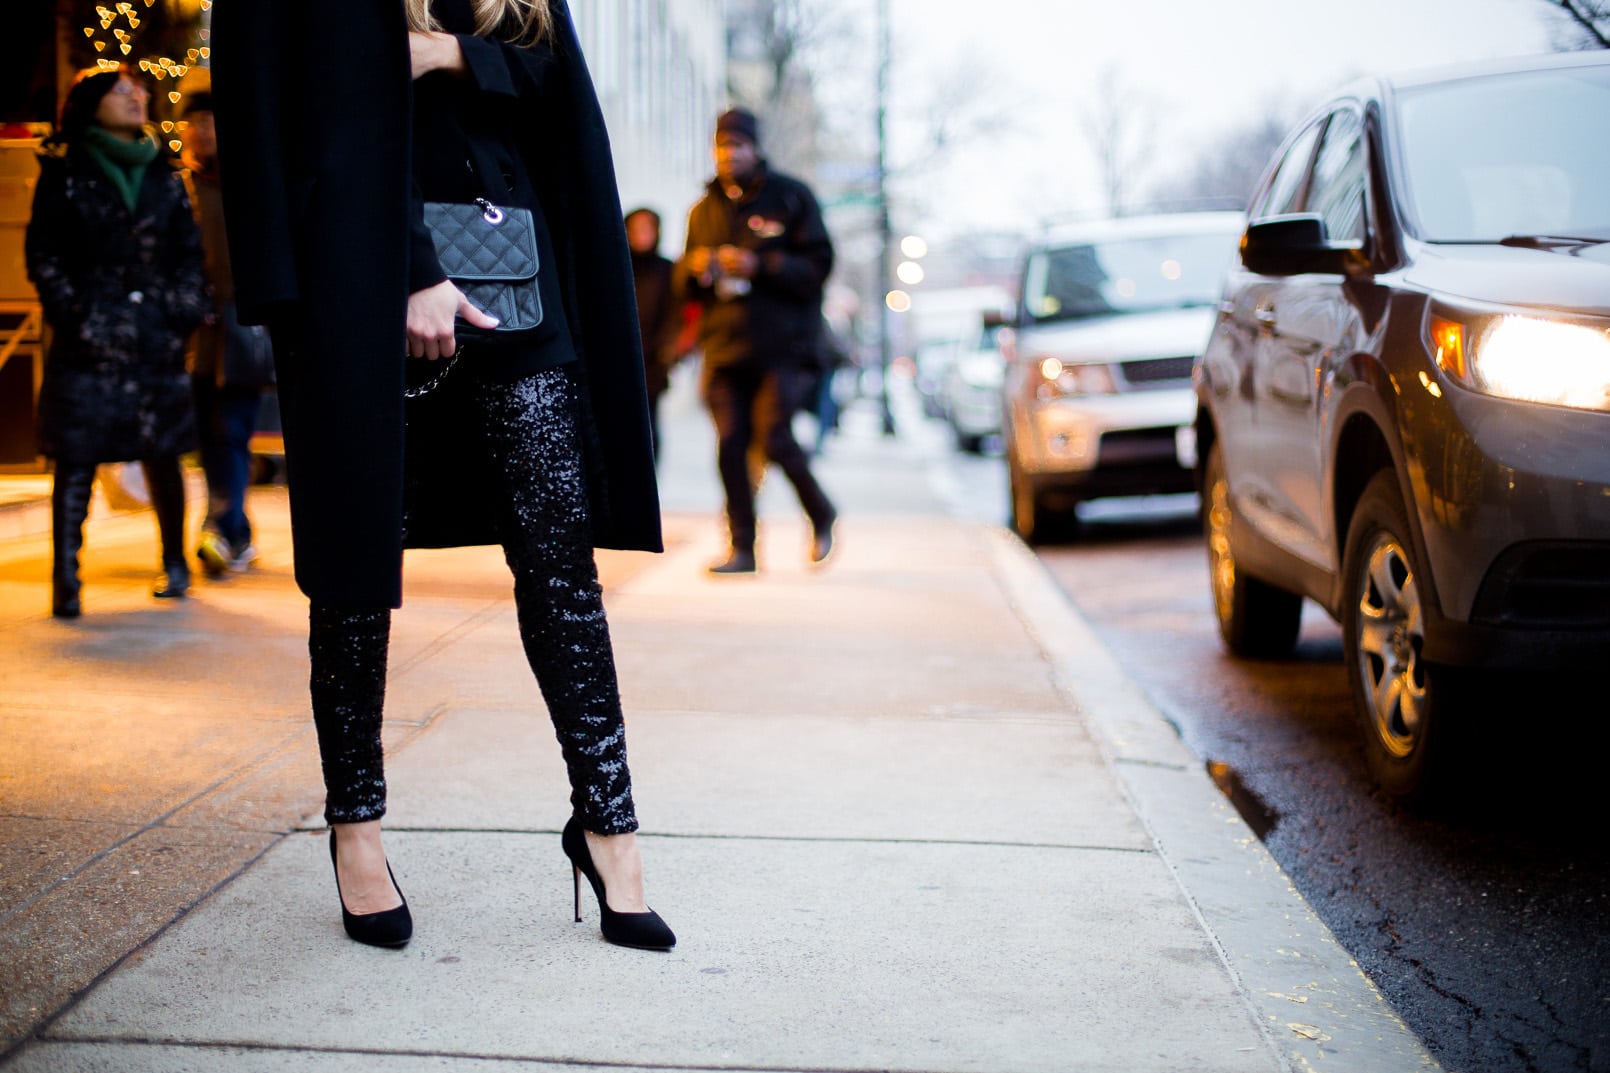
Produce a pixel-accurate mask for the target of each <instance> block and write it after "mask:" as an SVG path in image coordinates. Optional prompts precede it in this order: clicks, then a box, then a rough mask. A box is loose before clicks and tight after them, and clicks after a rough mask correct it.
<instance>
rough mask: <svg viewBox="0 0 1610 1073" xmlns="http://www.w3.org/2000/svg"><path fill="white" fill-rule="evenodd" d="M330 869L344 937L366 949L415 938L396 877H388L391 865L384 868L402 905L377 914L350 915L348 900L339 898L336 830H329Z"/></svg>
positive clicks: (400, 942)
mask: <svg viewBox="0 0 1610 1073" xmlns="http://www.w3.org/2000/svg"><path fill="white" fill-rule="evenodd" d="M330 867H331V868H333V869H335V894H336V897H337V898H340V899H341V926H342V927H344V928H346V930H347V938H349V939H351V940H353V941H354V942H359V943H363V944H365V945H366V946H404V945H406V944H407V942H408V940H409V939H412V938H413V937H414V918H413V916H412V914H410V913H409V912H408V899H407V898H403V892H402V888H401V887H398V886H397V877H396V876H394V875H392V874H391V865H390V864H387V865H386V875H388V876H391V885H392V887H393V888H394V889H395V890H396V891H397V897H399V898H402V904H401V905H399V906H397V907H396V908H395V909H382V910H381V911H380V912H378V913H350V912H348V911H347V900H346V899H345V898H343V897H342V896H341V870H340V869H339V868H337V867H336V863H335V828H334V827H332V828H330Z"/></svg>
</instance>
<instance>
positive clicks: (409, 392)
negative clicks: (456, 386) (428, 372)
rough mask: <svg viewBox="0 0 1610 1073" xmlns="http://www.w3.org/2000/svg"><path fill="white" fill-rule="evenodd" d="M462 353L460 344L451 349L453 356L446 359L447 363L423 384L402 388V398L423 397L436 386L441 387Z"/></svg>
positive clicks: (462, 349)
mask: <svg viewBox="0 0 1610 1073" xmlns="http://www.w3.org/2000/svg"><path fill="white" fill-rule="evenodd" d="M463 353H464V348H463V347H462V346H460V347H459V348H458V349H457V350H455V351H453V356H452V357H450V358H448V359H447V363H446V364H445V365H443V366H442V368H441V369H440V370H439V371H438V372H437V373H436V375H435V376H433V377H431V378H430V379H429V380H427V381H425V382H424V383H423V384H420V385H419V386H418V387H407V388H403V398H405V399H418V398H423V397H424V396H426V395H429V394H430V393H431V392H432V391H435V390H436V389H437V388H439V387H441V386H442V384H443V383H445V382H446V381H447V374H448V373H450V372H452V371H453V366H455V365H457V364H458V359H459V357H460V356H461V355H462V354H463Z"/></svg>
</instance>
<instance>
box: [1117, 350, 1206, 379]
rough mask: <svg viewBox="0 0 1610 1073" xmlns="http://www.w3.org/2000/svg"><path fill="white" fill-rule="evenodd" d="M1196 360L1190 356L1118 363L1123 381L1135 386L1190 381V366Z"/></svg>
mask: <svg viewBox="0 0 1610 1073" xmlns="http://www.w3.org/2000/svg"><path fill="white" fill-rule="evenodd" d="M1195 363H1196V359H1195V358H1193V357H1190V356H1186V357H1183V358H1148V359H1146V360H1145V361H1126V362H1121V363H1119V366H1118V367H1119V368H1120V369H1122V370H1123V371H1124V380H1126V381H1127V382H1129V383H1131V384H1135V385H1137V386H1149V385H1152V384H1158V385H1162V384H1168V385H1169V386H1173V384H1172V381H1176V380H1184V381H1186V382H1189V381H1190V379H1191V366H1192V365H1194V364H1195Z"/></svg>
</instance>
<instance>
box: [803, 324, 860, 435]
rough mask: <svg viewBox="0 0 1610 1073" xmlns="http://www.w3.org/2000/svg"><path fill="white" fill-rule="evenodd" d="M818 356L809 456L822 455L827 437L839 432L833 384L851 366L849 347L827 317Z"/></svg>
mask: <svg viewBox="0 0 1610 1073" xmlns="http://www.w3.org/2000/svg"><path fill="white" fill-rule="evenodd" d="M817 353H818V355H819V358H818V361H817V373H816V390H815V391H814V392H813V393H812V399H811V403H810V410H811V413H812V415H813V416H814V417H815V418H816V442H815V444H814V445H813V446H812V448H811V454H812V455H819V454H821V453H822V447H823V446H824V445H825V444H826V442H827V437H828V435H829V434H831V433H833V432H837V431H838V427H839V399H838V395H837V394H835V393H834V388H835V386H836V385H835V383H834V382H835V381H836V380H837V378H838V373H839V370H840V369H842V368H844V367H845V366H847V365H849V364H850V351H849V348H848V347H847V346H845V345H844V340H843V339H841V338H840V337H839V333H838V332H837V331H835V330H834V328H833V325H831V324H830V323H828V320H827V318H826V317H823V318H822V340H821V344H820V348H819V349H818V351H817Z"/></svg>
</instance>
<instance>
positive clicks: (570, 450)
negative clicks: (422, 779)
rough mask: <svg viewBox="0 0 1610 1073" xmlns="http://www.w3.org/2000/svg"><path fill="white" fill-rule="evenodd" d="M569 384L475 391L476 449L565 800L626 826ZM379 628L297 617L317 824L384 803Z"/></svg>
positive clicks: (612, 828)
mask: <svg viewBox="0 0 1610 1073" xmlns="http://www.w3.org/2000/svg"><path fill="white" fill-rule="evenodd" d="M573 390H574V389H573V387H572V386H571V382H570V378H569V376H568V375H567V374H566V373H565V371H564V370H563V369H554V370H548V371H545V372H540V373H537V374H535V375H533V376H530V377H527V378H525V379H523V380H518V381H515V382H514V383H509V384H476V385H474V391H475V393H476V404H477V407H478V409H479V411H480V415H481V424H482V428H483V431H484V434H485V437H486V446H487V456H488V458H489V459H490V460H491V464H492V466H493V467H494V468H495V470H496V473H497V476H498V480H499V485H500V487H501V488H502V489H503V497H502V503H501V504H500V511H499V519H498V524H499V533H500V537H501V539H502V542H503V551H504V557H505V559H506V560H507V561H508V564H509V569H510V571H512V572H513V574H514V599H515V607H516V609H517V611H518V617H519V622H520V637H521V640H522V641H523V642H524V645H525V652H526V658H527V659H528V660H529V661H530V663H531V669H532V671H533V672H534V673H535V674H536V677H537V684H538V686H539V687H540V688H541V690H542V696H543V699H544V700H545V701H546V702H547V706H548V713H549V715H550V716H551V717H552V719H553V725H554V732H555V734H556V735H557V736H558V738H559V745H560V749H561V751H562V753H563V755H564V759H565V767H566V769H567V770H568V772H569V775H570V790H571V793H570V800H571V807H572V809H573V811H574V813H575V815H576V817H577V818H578V819H579V820H580V821H581V824H582V826H583V827H585V828H586V829H587V830H589V831H593V832H596V833H598V834H605V835H611V834H623V833H625V832H628V831H635V830H637V815H636V812H635V810H634V808H633V805H632V779H631V773H630V771H629V770H628V769H627V765H626V729H625V725H624V723H623V721H622V718H621V705H620V690H619V687H618V686H617V684H616V680H615V659H614V655H613V652H612V649H611V646H610V641H609V625H608V623H607V622H606V621H605V619H604V604H603V590H602V588H601V587H600V586H599V584H598V571H597V568H596V566H595V565H594V562H593V547H592V540H591V535H590V532H589V527H588V520H587V488H586V478H585V475H584V473H583V471H582V456H581V443H580V440H579V436H578V432H577V428H576V411H575V401H574V398H573V394H572V392H573ZM390 632H391V612H390V611H389V610H378V611H376V610H358V611H352V610H343V609H333V608H328V607H320V606H314V607H313V608H312V609H311V612H310V617H309V633H308V654H309V656H310V658H311V661H312V678H311V687H312V696H313V719H314V723H315V725H316V727H317V729H318V737H319V755H320V757H321V760H322V763H323V767H324V785H325V792H326V801H325V819H326V820H327V821H328V822H330V823H357V822H362V821H365V820H375V819H379V818H380V817H381V816H383V815H384V814H385V811H386V781H385V772H384V766H383V763H382V757H381V746H380V721H381V711H382V708H383V706H384V699H385V687H386V652H387V647H388V642H389V637H390Z"/></svg>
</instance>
